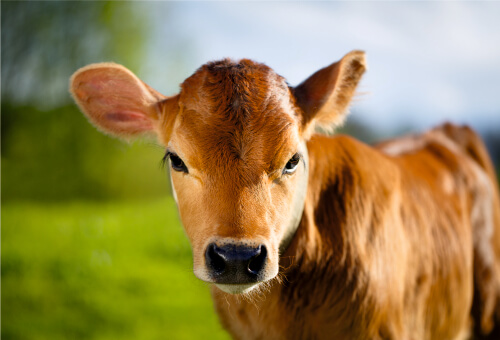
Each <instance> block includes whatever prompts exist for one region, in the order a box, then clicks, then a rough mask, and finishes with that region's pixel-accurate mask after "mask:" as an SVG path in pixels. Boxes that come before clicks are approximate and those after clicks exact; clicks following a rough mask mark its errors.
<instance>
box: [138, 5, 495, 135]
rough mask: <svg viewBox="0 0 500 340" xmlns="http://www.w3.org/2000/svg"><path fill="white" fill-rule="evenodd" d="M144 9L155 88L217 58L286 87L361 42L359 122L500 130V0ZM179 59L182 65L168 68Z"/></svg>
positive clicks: (355, 111) (170, 86)
mask: <svg viewBox="0 0 500 340" xmlns="http://www.w3.org/2000/svg"><path fill="white" fill-rule="evenodd" d="M141 6H144V7H142V9H143V10H146V11H148V13H149V17H150V20H151V23H152V25H153V27H154V30H153V31H154V33H153V34H154V36H153V37H152V39H151V43H150V47H149V53H148V55H149V60H148V62H147V66H145V67H144V75H145V76H146V77H147V79H146V81H147V82H149V83H151V85H153V86H154V87H156V88H157V89H159V90H163V89H167V91H170V92H171V91H176V90H177V89H178V84H179V83H181V82H182V81H183V80H184V79H185V78H186V77H188V76H189V75H190V74H192V73H193V72H194V71H195V70H196V69H197V68H198V67H199V66H201V65H202V64H204V63H206V62H208V61H210V60H216V59H221V58H224V57H231V58H234V59H239V58H250V59H253V60H256V61H258V62H263V63H265V64H267V65H268V66H270V67H271V68H273V69H274V70H275V71H276V72H277V73H278V74H280V75H282V76H284V77H285V78H286V79H287V80H288V82H289V84H290V85H292V86H293V85H297V84H299V83H300V82H301V81H302V80H304V79H306V78H307V77H308V76H309V75H310V74H312V73H314V72H315V71H316V70H318V69H320V68H322V67H324V66H327V65H329V64H331V63H333V62H335V61H337V60H339V59H340V58H342V56H343V55H344V54H346V53H348V52H349V51H351V50H354V49H359V50H364V51H365V52H366V54H367V60H368V72H367V73H366V75H365V77H364V78H363V80H362V82H361V84H360V86H359V91H358V92H359V95H358V96H357V97H356V100H355V102H354V103H353V105H352V107H351V112H352V115H353V116H355V118H356V119H358V120H359V121H362V122H363V123H365V124H367V125H373V126H374V127H376V128H378V129H382V130H383V129H386V130H391V129H395V128H397V127H398V126H404V125H410V124H411V125H415V126H417V128H422V129H424V128H428V127H431V126H433V125H436V124H439V123H441V122H443V121H453V122H457V123H467V124H470V125H472V126H474V127H476V128H485V127H489V128H491V127H495V128H496V129H500V20H499V18H500V2H472V1H466V2H391V1H386V2H379V1H363V2H169V3H146V4H141ZM173 31H175V32H176V34H175V37H173ZM179 58H182V60H181V61H182V63H181V64H182V70H181V71H179V70H175V71H176V72H174V70H172V71H168V67H169V66H170V67H174V66H173V65H174V64H173V62H171V63H169V60H177V61H179ZM175 65H179V64H178V63H177V64H175ZM175 67H177V68H178V66H175ZM161 68H166V69H167V70H163V71H161V72H159V71H158V70H159V69H161ZM160 76H161V77H160ZM148 80H149V81H148ZM164 92H165V91H164ZM166 94H169V93H166ZM170 94H171V93H170Z"/></svg>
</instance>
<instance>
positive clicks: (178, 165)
mask: <svg viewBox="0 0 500 340" xmlns="http://www.w3.org/2000/svg"><path fill="white" fill-rule="evenodd" d="M167 157H168V158H170V164H171V165H172V169H174V170H175V171H180V172H185V173H188V169H187V167H186V164H184V162H183V161H182V159H181V158H180V157H179V156H177V155H176V154H175V153H173V152H169V153H167Z"/></svg>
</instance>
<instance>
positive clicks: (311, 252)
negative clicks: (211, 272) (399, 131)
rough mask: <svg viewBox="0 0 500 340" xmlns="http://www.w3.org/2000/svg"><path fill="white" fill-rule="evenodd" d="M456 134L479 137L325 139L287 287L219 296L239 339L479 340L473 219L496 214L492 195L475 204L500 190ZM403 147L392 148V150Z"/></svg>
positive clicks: (287, 262)
mask: <svg viewBox="0 0 500 340" xmlns="http://www.w3.org/2000/svg"><path fill="white" fill-rule="evenodd" d="M446 129H453V130H455V129H456V130H460V131H462V132H463V133H464V134H466V135H469V134H470V135H469V136H467V138H475V135H473V133H472V132H471V131H470V130H468V128H465V127H463V128H461V127H454V126H451V125H446V126H443V127H441V128H438V129H435V130H433V131H431V132H429V133H427V134H425V135H422V136H419V137H418V138H417V139H418V140H415V141H413V143H412V145H410V146H409V147H407V148H405V149H403V150H401V151H397V152H396V153H394V152H393V151H392V150H390V148H389V146H388V145H380V146H379V147H378V148H375V149H374V148H371V147H369V146H367V145H364V144H362V143H360V142H358V141H355V140H353V139H351V138H349V137H345V136H338V137H332V138H328V137H315V138H313V139H312V140H311V141H310V142H309V143H308V149H309V158H310V163H309V164H310V169H309V171H310V177H309V186H308V193H307V199H306V206H305V210H304V214H303V217H302V220H301V223H300V226H299V228H298V230H297V233H296V235H295V238H294V240H293V242H292V244H291V246H290V247H289V249H288V250H287V252H286V253H285V254H283V256H282V257H281V261H282V268H283V275H282V279H281V280H280V281H278V280H276V281H274V282H273V283H272V284H271V285H270V287H268V288H266V290H265V291H264V293H263V294H262V297H255V298H253V299H248V300H246V299H244V298H241V297H240V296H234V295H228V294H225V293H223V292H221V291H220V290H218V289H216V288H214V289H213V290H212V294H213V297H214V300H215V303H216V307H217V311H218V313H219V315H220V316H221V319H222V321H223V324H224V325H225V327H226V328H227V329H228V330H229V331H230V332H231V334H232V335H233V336H234V337H235V338H237V339H262V338H270V339H465V338H468V335H469V334H470V333H469V330H470V326H472V324H471V322H472V321H473V320H472V319H470V317H471V314H470V310H471V306H472V299H473V295H472V294H473V274H474V265H473V263H474V235H473V234H474V230H473V227H474V225H473V224H474V221H472V220H471V213H472V210H473V209H484V212H485V213H488V212H489V213H491V212H492V210H491V209H492V207H493V201H492V199H491V198H492V197H490V198H489V200H485V201H484V203H485V206H484V207H475V206H474V205H475V204H476V200H478V199H479V197H477V196H476V195H480V193H481V194H484V193H482V192H483V191H484V190H486V191H488V190H490V189H493V188H494V186H493V185H495V182H494V181H493V180H491V181H490V180H489V179H488V182H486V183H482V182H481V179H479V178H477V176H483V179H485V178H487V175H486V171H484V169H482V168H480V166H479V164H478V163H476V162H475V161H473V160H472V158H471V157H470V156H469V155H468V154H467V151H466V150H464V149H462V148H461V147H460V146H459V145H458V144H456V143H455V142H454V141H453V140H451V139H448V138H449V137H447V136H446V132H445V130H446ZM399 142H400V141H398V140H395V141H392V142H391V147H392V149H395V148H396V147H397V145H398V144H399ZM403 143H404V141H403ZM449 144H451V145H453V146H452V150H450V149H449V147H450V145H449ZM478 147H479V148H482V147H483V146H481V145H479V146H478ZM386 149H387V150H386ZM387 153H392V154H387ZM482 185H489V186H490V187H489V188H482V187H481V186H482ZM488 204H489V206H488ZM496 208H497V209H498V207H496ZM497 222H498V221H497ZM476 227H478V228H482V227H486V226H476ZM497 228H498V225H497ZM480 232H481V233H483V232H484V231H482V230H481V231H480ZM497 235H498V231H497ZM482 246H484V247H489V248H490V250H492V249H493V248H492V245H482ZM490 255H491V256H494V254H490ZM490 269H491V270H493V271H494V270H496V268H493V267H491V268H490ZM496 284H498V283H496ZM477 321H478V322H479V320H477Z"/></svg>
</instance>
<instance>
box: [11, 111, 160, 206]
mask: <svg viewBox="0 0 500 340" xmlns="http://www.w3.org/2000/svg"><path fill="white" fill-rule="evenodd" d="M2 113H3V120H2V179H3V180H2V198H3V200H4V201H10V200H14V199H15V200H23V199H24V200H31V201H33V200H39V201H47V200H52V201H55V200H67V199H71V198H75V197H78V198H79V199H83V198H89V199H109V198H125V197H128V198H146V197H159V196H165V195H166V193H167V192H168V185H169V183H168V181H167V172H166V170H165V169H161V168H160V160H161V158H162V157H163V154H164V150H163V148H161V147H159V146H157V145H156V144H155V143H154V142H142V143H139V142H137V143H135V144H131V145H128V144H125V143H123V142H120V141H118V140H116V139H113V138H110V137H108V136H104V135H103V134H101V133H100V132H98V131H97V130H96V129H95V128H94V127H93V126H91V125H90V124H89V123H88V122H87V120H86V119H85V117H84V116H83V115H82V114H81V113H80V112H79V111H78V109H77V108H76V107H75V106H74V105H68V106H64V107H60V108H56V109H53V110H50V111H41V110H39V109H36V108H34V107H18V106H9V105H8V104H4V103H2ZM12 117H15V118H14V119H11V118H12Z"/></svg>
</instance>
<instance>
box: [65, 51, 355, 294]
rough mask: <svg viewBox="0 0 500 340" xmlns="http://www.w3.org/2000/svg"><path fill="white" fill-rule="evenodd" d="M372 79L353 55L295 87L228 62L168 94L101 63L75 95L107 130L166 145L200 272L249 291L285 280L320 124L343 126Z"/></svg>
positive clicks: (259, 69) (86, 73) (225, 286)
mask: <svg viewBox="0 0 500 340" xmlns="http://www.w3.org/2000/svg"><path fill="white" fill-rule="evenodd" d="M364 70H365V64H364V54H363V53H362V52H357V51H355V52H351V53H349V54H348V55H346V56H345V57H344V58H343V59H342V60H341V61H339V62H337V63H334V64H332V65H330V66H328V67H326V68H324V69H321V70H320V71H318V72H316V73H315V74H313V75H312V76H311V77H309V78H308V79H307V80H306V81H304V82H303V83H302V84H300V85H299V86H297V87H296V88H291V87H289V86H288V85H287V83H286V82H285V80H284V79H283V78H282V77H280V76H278V75H277V74H276V73H274V72H273V71H272V70H271V69H270V68H268V67H267V66H265V65H263V64H258V63H255V62H252V61H250V60H246V59H244V60H241V61H238V62H234V61H231V60H228V59H226V60H222V61H218V62H212V63H208V64H206V65H204V66H202V67H201V68H200V69H198V70H197V71H196V72H195V73H194V74H193V75H192V76H191V77H189V78H188V79H186V80H185V81H184V83H183V84H182V85H181V91H180V93H179V94H178V95H175V96H171V97H165V96H163V95H161V94H160V93H158V92H156V91H155V90H153V89H151V88H150V87H149V86H147V85H146V84H144V83H143V82H142V81H140V80H139V79H138V78H137V77H136V76H135V75H134V74H132V73H131V72H130V71H129V70H127V69H126V68H124V67H122V66H120V65H116V64H109V63H102V64H93V65H89V66H87V67H84V68H82V69H80V70H78V71H77V72H76V73H75V74H74V75H73V77H72V78H71V85H70V86H71V92H72V94H73V97H74V99H75V101H76V102H77V103H78V104H79V106H80V108H81V110H82V111H83V112H84V114H86V116H87V117H88V118H89V120H90V121H91V122H92V123H94V124H95V125H96V126H97V127H99V128H100V129H102V130H103V131H104V132H107V133H110V134H112V135H115V136H118V137H122V138H125V139H128V138H131V137H134V136H137V135H141V134H147V133H154V134H155V135H156V136H157V138H158V140H159V142H160V143H162V144H163V145H164V146H165V148H166V154H165V160H166V161H168V162H169V164H170V166H171V172H170V173H171V180H172V187H173V191H174V196H175V198H176V201H177V204H178V207H179V213H180V216H181V220H182V223H183V225H184V228H185V230H186V234H187V236H188V238H189V240H190V242H191V246H192V250H193V263H194V273H195V275H196V276H197V277H198V278H200V279H201V280H203V281H207V282H211V283H215V284H216V285H217V286H218V287H219V288H220V289H222V290H223V291H226V292H228V293H242V292H247V291H250V290H251V289H252V288H254V287H256V286H257V285H258V284H259V283H261V282H265V281H268V280H271V279H273V278H274V277H276V275H277V274H278V270H279V255H280V254H281V253H283V252H284V250H285V249H286V247H287V246H288V244H289V242H290V241H291V239H292V237H293V235H294V233H295V230H296V228H297V226H298V224H299V222H300V218H301V215H302V210H303V206H304V201H305V197H306V191H307V182H308V154H307V148H306V141H307V139H308V138H309V137H310V135H311V134H312V133H313V130H314V128H315V127H316V126H318V125H319V126H322V127H323V128H325V127H331V126H334V125H336V124H338V123H339V122H340V121H341V120H342V119H343V116H344V112H345V111H346V109H347V106H348V103H349V101H350V99H351V97H352V95H353V93H354V90H355V88H356V85H357V83H358V81H359V79H360V77H361V75H362V73H363V72H364Z"/></svg>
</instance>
